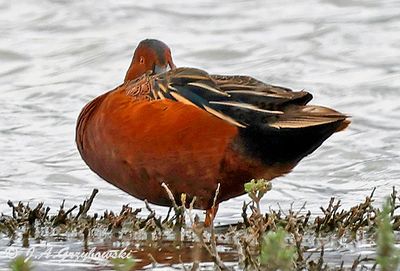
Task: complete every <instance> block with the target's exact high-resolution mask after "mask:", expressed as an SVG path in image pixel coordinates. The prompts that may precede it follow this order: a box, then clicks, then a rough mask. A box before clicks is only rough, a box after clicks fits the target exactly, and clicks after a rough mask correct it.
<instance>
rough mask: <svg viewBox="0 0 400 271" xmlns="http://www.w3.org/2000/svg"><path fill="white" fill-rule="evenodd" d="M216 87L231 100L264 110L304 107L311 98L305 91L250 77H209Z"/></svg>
mask: <svg viewBox="0 0 400 271" xmlns="http://www.w3.org/2000/svg"><path fill="white" fill-rule="evenodd" d="M210 77H211V78H212V79H213V80H214V81H215V82H216V84H217V85H218V87H219V88H220V89H221V90H223V91H225V92H226V93H228V94H230V95H231V97H232V99H236V100H240V101H242V102H246V103H250V104H253V105H256V106H258V107H260V108H265V109H273V108H276V109H279V108H280V107H282V106H285V105H287V104H297V105H305V104H307V103H308V102H309V101H310V100H311V99H312V98H313V96H312V95H311V94H310V93H309V92H307V91H296V92H295V91H293V90H291V89H289V88H285V87H281V86H275V85H270V84H266V83H264V82H261V81H259V80H257V79H255V78H253V77H250V76H241V75H211V76H210Z"/></svg>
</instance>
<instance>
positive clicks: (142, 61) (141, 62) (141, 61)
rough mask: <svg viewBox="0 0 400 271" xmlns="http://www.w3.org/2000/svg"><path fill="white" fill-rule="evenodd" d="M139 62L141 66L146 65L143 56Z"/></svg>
mask: <svg viewBox="0 0 400 271" xmlns="http://www.w3.org/2000/svg"><path fill="white" fill-rule="evenodd" d="M139 62H140V64H143V63H144V57H142V56H141V57H140V60H139Z"/></svg>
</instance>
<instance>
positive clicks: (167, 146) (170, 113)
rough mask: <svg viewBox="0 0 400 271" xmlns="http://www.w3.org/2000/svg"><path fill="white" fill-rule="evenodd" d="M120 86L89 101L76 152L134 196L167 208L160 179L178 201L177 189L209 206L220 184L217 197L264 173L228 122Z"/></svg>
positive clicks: (240, 189) (226, 195) (199, 205)
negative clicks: (135, 97) (243, 151)
mask: <svg viewBox="0 0 400 271" xmlns="http://www.w3.org/2000/svg"><path fill="white" fill-rule="evenodd" d="M124 91H125V89H124V88H122V89H117V90H115V91H112V92H109V93H107V94H105V95H103V96H101V97H99V98H97V99H96V100H94V101H93V102H92V103H93V104H94V106H95V107H96V109H95V110H94V111H93V112H91V115H90V119H89V121H87V122H86V123H83V124H81V125H79V126H78V130H77V134H78V135H79V138H78V141H80V142H81V143H79V144H78V146H80V147H79V148H80V149H79V150H80V152H81V154H82V156H83V157H84V158H85V161H86V162H87V163H88V165H89V166H90V168H91V169H92V170H93V171H95V172H96V173H97V174H99V175H100V176H101V177H103V178H104V179H105V180H107V181H109V182H111V183H112V184H114V185H116V186H117V187H119V188H121V189H122V190H124V191H126V192H128V193H130V194H131V195H134V196H135V197H138V198H140V199H147V200H148V201H149V202H152V203H155V204H160V205H170V200H169V199H168V197H167V194H166V193H165V190H164V189H163V188H162V187H161V183H162V182H165V183H167V184H168V186H169V188H170V189H171V191H173V192H174V193H175V194H176V198H177V199H179V198H180V194H181V193H186V194H187V196H188V197H189V198H192V197H193V196H196V197H197V199H196V202H195V206H196V208H200V209H208V208H210V207H211V204H212V199H213V195H214V193H215V189H216V187H217V184H218V183H220V184H221V192H220V196H219V201H221V200H226V199H228V198H231V197H233V196H237V195H240V194H242V193H243V184H244V183H245V182H246V181H247V180H249V179H251V178H255V177H263V176H264V177H265V174H263V173H265V171H266V170H265V167H264V166H262V164H261V163H260V162H259V161H256V160H253V159H251V158H250V157H245V156H244V155H241V154H240V153H239V152H238V151H236V150H235V148H237V147H238V146H236V145H235V138H236V136H237V133H238V129H237V128H236V127H234V126H233V125H231V124H229V123H226V122H225V121H223V120H221V119H218V118H216V117H214V116H212V115H210V114H209V113H207V112H205V111H203V110H200V109H198V108H197V107H194V106H191V105H186V104H183V103H179V102H174V101H169V100H158V101H150V102H149V101H145V100H142V101H132V98H131V97H130V96H127V95H126V94H125V92H124ZM91 106H92V105H91V104H89V105H87V108H90V107H91ZM84 113H85V110H83V112H82V114H84ZM263 171H264V172H263ZM286 171H287V170H286ZM280 174H282V172H278V173H273V175H280ZM271 177H272V176H271Z"/></svg>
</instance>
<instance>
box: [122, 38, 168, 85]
mask: <svg viewBox="0 0 400 271" xmlns="http://www.w3.org/2000/svg"><path fill="white" fill-rule="evenodd" d="M169 69H175V64H174V62H173V61H172V56H171V50H170V49H169V48H168V46H167V45H166V44H165V43H164V42H162V41H159V40H155V39H146V40H142V41H141V42H140V43H139V45H138V47H137V48H136V50H135V53H134V55H133V59H132V63H131V65H130V66H129V69H128V71H127V72H126V75H125V79H124V82H127V81H129V80H133V79H136V78H138V77H140V76H142V75H143V74H145V73H147V72H150V73H151V74H157V73H162V72H165V71H167V70H169Z"/></svg>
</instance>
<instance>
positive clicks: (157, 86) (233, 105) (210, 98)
mask: <svg viewBox="0 0 400 271" xmlns="http://www.w3.org/2000/svg"><path fill="white" fill-rule="evenodd" d="M151 93H152V98H153V99H171V100H175V101H179V102H182V103H186V104H191V105H193V106H196V107H199V108H201V109H203V110H206V111H207V112H209V113H210V114H212V115H215V116H216V117H218V118H221V119H224V120H226V121H227V122H229V123H231V124H234V125H236V126H238V127H242V128H244V127H248V126H262V127H265V128H266V127H270V128H278V129H280V128H298V127H305V126H307V125H318V124H321V122H322V123H326V122H327V121H328V122H332V121H337V120H338V118H342V119H345V116H344V115H342V114H340V113H339V112H336V111H333V110H330V109H328V108H324V107H318V110H317V109H311V107H309V106H304V105H305V104H306V103H307V102H308V101H309V100H311V99H312V95H311V94H310V93H308V92H306V91H298V92H294V91H292V90H290V89H288V88H283V87H278V86H273V85H268V84H265V83H263V82H261V81H258V80H256V79H254V78H252V77H247V76H221V75H209V74H208V73H207V72H205V71H203V70H199V69H194V68H178V69H175V70H171V71H169V72H166V73H163V74H160V75H156V76H153V77H152V92H151ZM305 108H307V110H306V109H305Z"/></svg>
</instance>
